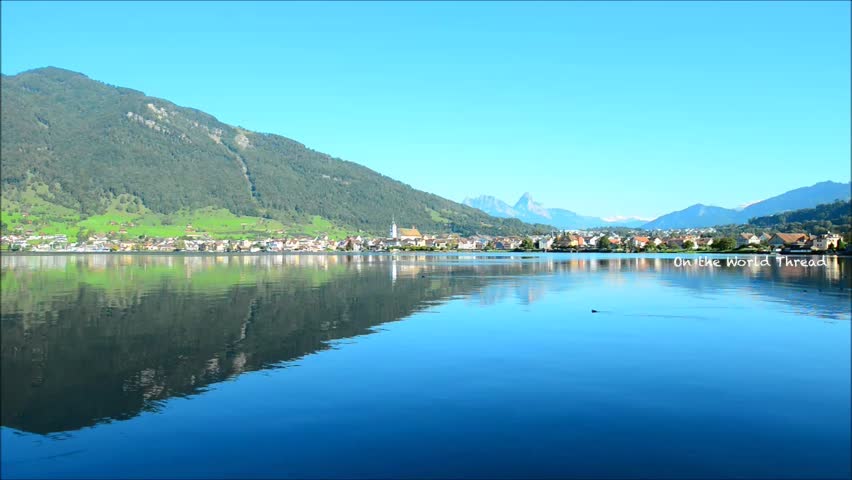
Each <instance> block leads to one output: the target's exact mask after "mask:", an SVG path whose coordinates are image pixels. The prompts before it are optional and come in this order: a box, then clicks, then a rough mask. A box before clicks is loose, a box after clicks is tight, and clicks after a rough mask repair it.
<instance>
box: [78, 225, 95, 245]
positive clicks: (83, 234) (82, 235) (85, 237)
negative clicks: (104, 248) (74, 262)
mask: <svg viewBox="0 0 852 480" xmlns="http://www.w3.org/2000/svg"><path fill="white" fill-rule="evenodd" d="M91 236H92V232H90V231H89V230H86V229H85V228H81V229H80V231H79V232H77V243H86V242H88V241H89V237H91Z"/></svg>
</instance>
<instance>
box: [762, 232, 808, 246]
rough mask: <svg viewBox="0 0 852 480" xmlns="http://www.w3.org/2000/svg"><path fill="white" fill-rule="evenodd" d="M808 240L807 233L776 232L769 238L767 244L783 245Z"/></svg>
mask: <svg viewBox="0 0 852 480" xmlns="http://www.w3.org/2000/svg"><path fill="white" fill-rule="evenodd" d="M807 241H808V234H807V233H776V234H775V235H772V238H770V239H769V246H771V247H784V246H787V245H792V244H794V243H803V242H807Z"/></svg>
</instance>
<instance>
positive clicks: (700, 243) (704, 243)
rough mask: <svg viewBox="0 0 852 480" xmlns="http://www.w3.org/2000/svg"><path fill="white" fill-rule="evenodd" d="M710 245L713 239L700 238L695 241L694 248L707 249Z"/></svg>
mask: <svg viewBox="0 0 852 480" xmlns="http://www.w3.org/2000/svg"><path fill="white" fill-rule="evenodd" d="M710 245H713V239H712V238H710V237H701V238H697V239H695V246H696V247H698V248H707V247H709V246H710Z"/></svg>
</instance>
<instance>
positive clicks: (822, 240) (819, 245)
mask: <svg viewBox="0 0 852 480" xmlns="http://www.w3.org/2000/svg"><path fill="white" fill-rule="evenodd" d="M838 243H840V235H836V234H833V233H831V232H829V233H826V234H824V235H820V236H818V237H816V238H814V242H813V246H812V247H811V248H812V249H814V250H837V244H838Z"/></svg>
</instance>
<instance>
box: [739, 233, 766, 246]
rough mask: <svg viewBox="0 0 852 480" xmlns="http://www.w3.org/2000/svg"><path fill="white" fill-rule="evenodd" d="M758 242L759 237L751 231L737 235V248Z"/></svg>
mask: <svg viewBox="0 0 852 480" xmlns="http://www.w3.org/2000/svg"><path fill="white" fill-rule="evenodd" d="M759 243H760V237H758V236H757V235H755V234H753V233H741V234H739V235H737V248H740V247H747V246H749V245H758V244H759Z"/></svg>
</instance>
